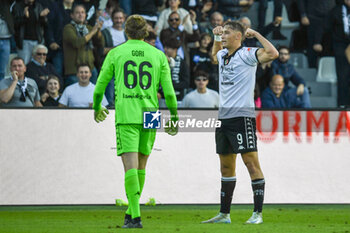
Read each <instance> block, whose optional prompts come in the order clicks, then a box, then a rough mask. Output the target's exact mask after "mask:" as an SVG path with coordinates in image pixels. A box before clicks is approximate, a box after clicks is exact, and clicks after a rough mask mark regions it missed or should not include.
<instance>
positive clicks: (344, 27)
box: [327, 0, 350, 107]
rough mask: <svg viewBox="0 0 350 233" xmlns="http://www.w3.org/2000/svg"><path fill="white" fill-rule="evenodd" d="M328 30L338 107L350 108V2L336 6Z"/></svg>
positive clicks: (330, 16)
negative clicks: (332, 55)
mask: <svg viewBox="0 0 350 233" xmlns="http://www.w3.org/2000/svg"><path fill="white" fill-rule="evenodd" d="M327 29H328V31H329V32H330V34H331V35H332V40H333V51H334V56H335V63H336V71H337V79H338V83H337V86H338V106H341V107H350V64H349V61H350V60H349V61H348V59H347V56H348V57H349V56H350V54H349V50H350V0H344V4H341V5H337V6H335V7H334V8H333V9H332V10H331V12H330V14H329V18H328V22H327Z"/></svg>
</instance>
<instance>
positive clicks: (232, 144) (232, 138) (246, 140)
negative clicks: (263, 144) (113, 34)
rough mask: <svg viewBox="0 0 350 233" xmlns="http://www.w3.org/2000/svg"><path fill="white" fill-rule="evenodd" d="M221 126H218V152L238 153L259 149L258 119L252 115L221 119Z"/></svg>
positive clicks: (216, 135) (216, 132) (216, 140)
mask: <svg viewBox="0 0 350 233" xmlns="http://www.w3.org/2000/svg"><path fill="white" fill-rule="evenodd" d="M220 121H221V127H220V128H216V131H215V142H216V153H217V154H221V155H225V154H238V153H241V154H242V153H247V152H252V151H258V148H257V142H256V141H257V137H256V133H255V132H256V121H255V118H252V117H235V118H230V119H221V120H220Z"/></svg>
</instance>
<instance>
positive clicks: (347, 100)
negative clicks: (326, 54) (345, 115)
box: [333, 41, 350, 106]
mask: <svg viewBox="0 0 350 233" xmlns="http://www.w3.org/2000/svg"><path fill="white" fill-rule="evenodd" d="M347 46H348V44H347V43H341V42H339V41H337V42H334V43H333V49H334V55H335V66H336V70H337V80H338V83H337V90H338V106H340V105H345V106H350V64H349V62H348V60H347V59H346V56H345V49H346V48H347Z"/></svg>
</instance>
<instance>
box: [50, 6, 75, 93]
mask: <svg viewBox="0 0 350 233" xmlns="http://www.w3.org/2000/svg"><path fill="white" fill-rule="evenodd" d="M73 3H74V0H63V1H59V2H55V3H53V4H52V8H51V9H50V14H49V15H48V27H47V33H46V34H47V38H46V44H47V45H48V47H49V55H48V56H49V58H50V59H51V61H52V63H53V65H54V66H55V68H56V71H57V73H58V74H59V75H60V76H61V77H62V76H63V48H62V47H63V44H62V36H63V28H64V26H65V25H66V24H68V23H69V22H70V21H71V17H70V15H71V13H72V7H73ZM62 87H63V85H62Z"/></svg>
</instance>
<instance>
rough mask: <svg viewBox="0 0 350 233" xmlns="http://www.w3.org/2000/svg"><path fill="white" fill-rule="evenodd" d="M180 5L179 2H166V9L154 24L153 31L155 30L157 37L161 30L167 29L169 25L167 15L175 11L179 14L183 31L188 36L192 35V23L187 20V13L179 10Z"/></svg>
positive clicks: (172, 0)
mask: <svg viewBox="0 0 350 233" xmlns="http://www.w3.org/2000/svg"><path fill="white" fill-rule="evenodd" d="M180 4H181V1H180V0H168V1H167V2H166V7H167V8H166V9H164V10H163V11H162V12H161V13H160V15H159V19H158V21H157V23H156V27H155V29H156V32H157V35H160V32H161V31H162V30H163V29H166V28H168V27H169V24H168V19H169V15H170V14H171V13H172V12H174V11H176V12H177V13H178V14H179V16H180V19H181V22H182V24H183V27H184V30H185V31H186V32H188V33H189V34H192V33H193V30H192V22H191V20H189V12H188V11H187V10H185V9H184V8H181V7H180Z"/></svg>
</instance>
